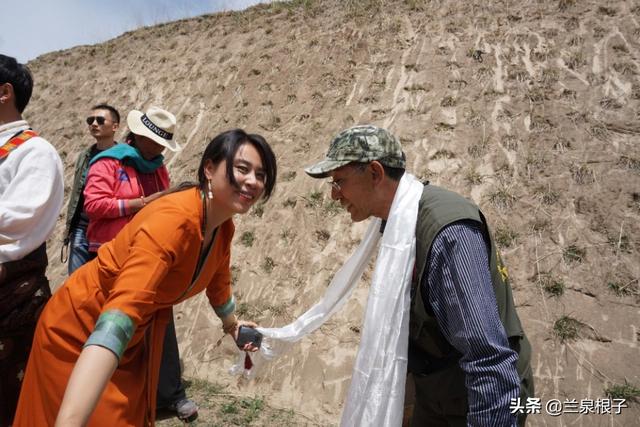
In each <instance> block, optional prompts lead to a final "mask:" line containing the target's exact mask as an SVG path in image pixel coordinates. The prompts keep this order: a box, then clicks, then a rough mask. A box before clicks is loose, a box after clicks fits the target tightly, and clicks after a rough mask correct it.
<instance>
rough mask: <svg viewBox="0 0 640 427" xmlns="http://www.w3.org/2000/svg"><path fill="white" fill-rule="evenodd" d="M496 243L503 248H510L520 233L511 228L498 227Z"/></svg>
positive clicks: (495, 236)
mask: <svg viewBox="0 0 640 427" xmlns="http://www.w3.org/2000/svg"><path fill="white" fill-rule="evenodd" d="M494 238H495V241H496V244H497V245H498V246H500V247H503V248H510V247H511V246H512V245H513V244H514V243H515V241H516V239H517V238H518V233H516V232H515V231H513V230H511V229H510V228H502V227H498V228H497V229H496V231H495V235H494Z"/></svg>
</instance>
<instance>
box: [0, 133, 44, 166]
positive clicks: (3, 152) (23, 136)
mask: <svg viewBox="0 0 640 427" xmlns="http://www.w3.org/2000/svg"><path fill="white" fill-rule="evenodd" d="M34 136H38V134H37V133H36V132H35V131H32V130H31V129H27V130H23V131H22V132H20V133H19V134H17V135H16V136H14V137H13V138H10V139H9V140H8V141H7V142H5V143H4V145H3V146H2V147H0V159H4V158H5V157H7V156H8V155H9V153H10V152H12V151H13V150H15V149H16V148H18V147H19V146H21V145H22V144H24V143H25V142H26V141H27V140H29V139H31V138H33V137H34Z"/></svg>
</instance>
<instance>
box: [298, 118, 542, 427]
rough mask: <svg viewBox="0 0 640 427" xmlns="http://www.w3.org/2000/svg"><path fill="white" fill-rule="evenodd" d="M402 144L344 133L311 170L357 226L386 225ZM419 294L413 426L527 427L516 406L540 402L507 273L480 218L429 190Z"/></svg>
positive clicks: (415, 299) (461, 202)
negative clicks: (372, 221) (378, 221)
mask: <svg viewBox="0 0 640 427" xmlns="http://www.w3.org/2000/svg"><path fill="white" fill-rule="evenodd" d="M405 163H406V161H405V155H404V152H403V151H402V147H401V146H400V143H399V142H398V140H397V139H396V138H395V137H394V136H393V135H391V134H390V133H389V132H388V131H386V130H384V129H381V128H378V127H376V126H371V125H367V126H355V127H352V128H350V129H347V130H345V131H343V132H341V133H340V134H338V135H337V136H336V137H335V139H334V140H333V142H332V143H331V146H330V148H329V151H328V153H327V156H326V158H325V159H324V160H322V161H320V162H319V163H317V164H315V165H312V166H310V167H308V168H306V169H305V171H306V172H307V174H309V175H310V176H311V177H314V178H325V177H330V178H332V181H331V182H330V184H331V197H332V198H333V199H334V200H337V201H339V202H340V203H341V204H342V206H343V207H344V208H345V209H346V210H347V211H348V212H349V214H350V215H351V219H352V220H353V221H354V222H358V221H363V220H365V219H367V218H369V217H371V216H374V217H378V218H382V220H383V230H381V231H382V232H384V224H386V220H387V219H389V213H390V210H391V205H392V203H393V201H394V197H395V195H396V192H397V190H398V186H399V183H400V180H401V178H402V176H403V175H404V173H405ZM415 236H416V254H415V255H416V257H415V265H414V273H413V283H412V289H411V310H410V321H409V348H408V371H409V373H411V374H412V377H413V379H414V383H415V401H416V403H415V408H414V411H413V418H412V424H411V425H412V426H414V427H417V426H490V425H491V426H513V425H515V424H516V423H518V424H520V425H522V424H524V417H525V415H524V414H522V415H521V416H520V417H519V419H517V416H516V415H515V414H512V411H511V406H512V403H513V402H515V401H517V399H518V397H520V398H521V399H523V398H524V399H526V397H528V396H531V395H532V393H533V380H532V375H531V367H530V358H531V347H530V345H529V341H528V340H527V337H526V336H525V334H524V332H523V330H522V326H521V325H520V320H519V318H518V315H517V313H516V311H515V305H514V302H513V298H512V295H511V286H510V284H509V280H508V277H507V273H506V269H505V267H504V266H503V265H502V263H501V260H500V256H499V254H498V253H497V251H496V248H495V245H494V242H493V238H492V235H491V233H490V231H489V227H488V224H487V221H486V219H485V217H484V215H483V214H482V212H481V211H480V209H479V208H478V207H477V206H476V205H475V204H473V203H472V202H470V201H468V200H467V199H465V198H464V197H462V196H460V195H458V194H456V193H453V192H451V191H447V190H445V189H442V188H439V187H436V186H434V185H429V184H428V183H427V184H426V185H424V189H423V193H422V197H421V198H420V201H419V206H418V214H417V223H416V229H415Z"/></svg>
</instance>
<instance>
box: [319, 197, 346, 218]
mask: <svg viewBox="0 0 640 427" xmlns="http://www.w3.org/2000/svg"><path fill="white" fill-rule="evenodd" d="M341 209H342V206H340V203H338V202H336V201H335V200H331V201H330V202H328V203H325V205H324V208H323V210H324V212H326V213H327V214H329V215H331V216H333V215H335V214H337V213H338V212H340V210H341Z"/></svg>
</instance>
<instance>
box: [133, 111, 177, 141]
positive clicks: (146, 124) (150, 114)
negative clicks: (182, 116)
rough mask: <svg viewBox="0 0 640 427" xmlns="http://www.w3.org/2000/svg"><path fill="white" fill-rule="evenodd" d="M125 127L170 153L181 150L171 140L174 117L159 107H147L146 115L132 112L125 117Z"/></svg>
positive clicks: (173, 129)
mask: <svg viewBox="0 0 640 427" xmlns="http://www.w3.org/2000/svg"><path fill="white" fill-rule="evenodd" d="M127 125H128V126H129V129H131V132H133V133H135V134H136V135H141V136H146V137H147V138H150V139H152V140H153V141H154V142H156V143H158V144H160V145H162V146H163V147H166V148H168V149H169V150H171V151H180V150H182V148H181V147H180V146H179V145H178V143H177V142H176V141H174V139H173V134H174V132H175V130H176V116H174V115H173V114H171V113H170V112H168V111H167V110H163V109H162V108H160V107H149V109H148V110H147V112H146V114H145V113H143V112H142V111H138V110H132V111H130V112H129V114H128V115H127Z"/></svg>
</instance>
